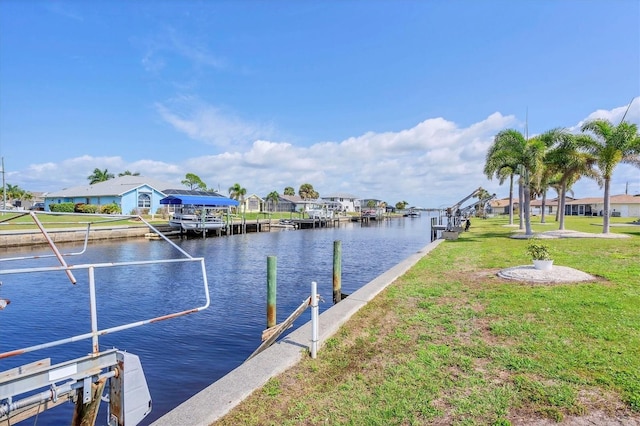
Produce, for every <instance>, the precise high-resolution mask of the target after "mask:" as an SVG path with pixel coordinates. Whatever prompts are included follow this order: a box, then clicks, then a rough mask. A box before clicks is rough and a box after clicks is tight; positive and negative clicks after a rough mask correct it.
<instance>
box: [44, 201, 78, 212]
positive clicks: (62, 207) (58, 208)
mask: <svg viewBox="0 0 640 426" xmlns="http://www.w3.org/2000/svg"><path fill="white" fill-rule="evenodd" d="M74 207H75V205H74V204H73V203H58V204H54V203H51V204H49V210H51V211H52V212H58V213H73V209H74Z"/></svg>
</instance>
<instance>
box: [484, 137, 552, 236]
mask: <svg viewBox="0 0 640 426" xmlns="http://www.w3.org/2000/svg"><path fill="white" fill-rule="evenodd" d="M545 150H546V145H545V143H544V142H543V141H542V140H540V139H539V138H532V139H525V137H524V136H523V135H522V133H520V132H519V131H517V130H514V129H507V130H502V131H501V132H499V133H498V134H497V135H496V136H495V138H494V143H493V145H492V147H491V148H490V149H489V152H488V154H487V163H486V164H485V174H486V175H487V176H488V177H491V176H493V175H494V174H495V173H496V172H497V171H499V170H500V169H502V168H504V167H511V168H512V169H513V170H516V171H518V174H519V175H520V176H521V188H522V189H521V192H523V197H522V198H523V199H524V203H522V204H521V210H522V212H523V213H522V214H523V218H524V222H525V233H526V235H533V232H532V230H531V212H530V209H531V179H532V176H535V175H536V173H538V171H539V169H540V168H541V167H542V164H543V158H544V153H545Z"/></svg>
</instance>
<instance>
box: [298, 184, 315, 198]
mask: <svg viewBox="0 0 640 426" xmlns="http://www.w3.org/2000/svg"><path fill="white" fill-rule="evenodd" d="M298 195H299V196H300V198H302V199H303V200H307V199H309V200H315V199H317V198H318V197H319V196H320V194H318V191H316V190H315V189H313V185H311V184H310V183H303V184H302V185H300V189H298Z"/></svg>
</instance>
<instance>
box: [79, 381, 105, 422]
mask: <svg viewBox="0 0 640 426" xmlns="http://www.w3.org/2000/svg"><path fill="white" fill-rule="evenodd" d="M106 381H107V379H104V378H103V379H100V380H98V381H97V382H96V383H90V384H89V386H90V387H91V389H90V390H89V393H90V395H91V401H90V402H88V403H86V404H85V403H84V402H83V400H84V398H83V393H84V392H83V388H80V389H78V391H77V392H76V398H77V400H76V407H75V410H74V412H73V418H72V419H71V425H72V426H93V425H95V424H96V416H97V415H98V409H99V408H100V400H101V398H100V397H101V396H102V390H103V389H104V385H105V383H106Z"/></svg>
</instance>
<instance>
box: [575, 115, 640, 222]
mask: <svg viewBox="0 0 640 426" xmlns="http://www.w3.org/2000/svg"><path fill="white" fill-rule="evenodd" d="M581 130H582V131H583V132H590V133H591V134H593V137H591V138H590V139H589V141H588V147H587V152H590V153H591V154H593V155H594V156H595V157H596V158H597V164H598V169H599V170H600V173H601V174H602V179H603V180H604V212H603V221H602V233H604V234H607V233H609V209H610V206H611V194H610V193H609V190H610V185H611V177H612V175H613V171H614V170H615V168H616V166H617V165H618V164H619V163H629V164H634V165H636V166H639V167H640V135H639V134H638V126H636V125H635V124H631V123H628V122H626V121H623V122H621V123H620V124H618V125H617V126H615V125H613V124H611V122H610V121H609V120H604V119H597V120H591V121H588V122H586V123H585V124H584V125H583V126H582V129H581Z"/></svg>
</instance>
